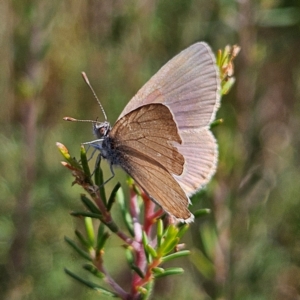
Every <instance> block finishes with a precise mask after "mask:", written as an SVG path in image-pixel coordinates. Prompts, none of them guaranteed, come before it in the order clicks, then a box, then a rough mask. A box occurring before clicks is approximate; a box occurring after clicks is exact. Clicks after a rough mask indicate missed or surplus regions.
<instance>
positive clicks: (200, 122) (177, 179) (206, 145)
mask: <svg viewBox="0 0 300 300" xmlns="http://www.w3.org/2000/svg"><path fill="white" fill-rule="evenodd" d="M86 81H87V79H86ZM87 83H88V81H87ZM88 84H89V83H88ZM99 104H100V103H99ZM219 104H220V80H219V72H218V68H217V66H216V62H215V57H214V54H213V53H212V51H211V49H210V48H209V46H208V45H207V44H206V43H203V42H201V43H196V44H194V45H192V46H190V47H188V48H187V49H185V50H183V51H182V52H180V53H179V54H178V55H177V56H175V57H174V58H173V59H171V60H170V61H169V62H168V63H167V64H166V65H164V66H163V67H162V68H161V69H160V70H159V71H158V72H157V73H156V74H155V75H154V76H153V77H152V78H151V79H150V80H149V81H148V82H147V83H146V84H145V85H144V86H143V87H142V88H141V89H140V90H139V91H138V93H137V94H136V95H135V96H134V97H133V98H132V99H131V101H130V102H129V103H128V104H127V106H126V107H125V108H124V110H123V112H122V113H121V115H120V116H119V118H118V120H117V121H116V123H115V125H114V126H113V127H111V126H110V124H109V123H108V122H107V121H105V122H98V121H93V122H94V127H93V128H94V133H95V135H96V137H97V139H96V140H94V141H91V142H88V143H85V144H88V145H91V146H93V147H95V148H96V149H98V150H99V151H100V153H101V156H102V157H103V158H105V159H107V160H108V161H109V163H110V166H111V170H112V174H113V175H114V173H113V169H112V166H114V165H118V166H121V167H122V168H123V170H124V171H125V172H127V173H128V174H129V175H130V176H131V177H132V178H133V179H134V180H135V182H136V183H138V185H139V186H140V187H141V188H142V189H143V190H144V191H145V193H146V194H147V195H148V196H149V197H150V199H152V200H153V201H154V202H156V203H157V204H158V205H160V206H161V207H162V208H163V209H164V210H165V211H166V212H167V213H168V214H170V215H171V216H174V217H175V218H176V219H178V220H180V221H183V222H191V221H193V219H194V216H193V215H192V214H191V212H190V211H189V210H188V205H189V203H190V200H189V196H191V195H192V194H194V193H195V192H197V191H198V190H199V189H201V187H203V186H204V185H205V184H207V183H208V181H209V180H210V178H211V177H212V175H213V174H214V172H215V169H216V164H217V158H218V151H217V143H216V140H215V138H214V136H213V134H212V133H211V131H210V124H211V122H212V121H213V120H214V118H215V114H216V111H217V109H218V107H219ZM100 106H101V104H100ZM101 108H102V106H101ZM102 111H103V109H102ZM103 112H104V111H103ZM104 116H105V119H106V115H105V113H104ZM65 119H66V120H71V118H65ZM73 120H74V119H73Z"/></svg>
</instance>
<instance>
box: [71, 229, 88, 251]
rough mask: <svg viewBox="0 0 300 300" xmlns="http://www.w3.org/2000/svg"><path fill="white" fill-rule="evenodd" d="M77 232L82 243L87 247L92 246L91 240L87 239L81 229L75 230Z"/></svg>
mask: <svg viewBox="0 0 300 300" xmlns="http://www.w3.org/2000/svg"><path fill="white" fill-rule="evenodd" d="M75 234H76V236H77V238H78V239H79V241H80V243H81V245H82V246H83V247H85V248H88V249H89V248H90V244H89V242H88V241H87V240H86V239H85V237H84V236H83V234H82V233H81V232H80V231H79V230H77V229H76V230H75Z"/></svg>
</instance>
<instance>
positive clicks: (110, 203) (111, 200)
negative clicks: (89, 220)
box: [107, 182, 121, 211]
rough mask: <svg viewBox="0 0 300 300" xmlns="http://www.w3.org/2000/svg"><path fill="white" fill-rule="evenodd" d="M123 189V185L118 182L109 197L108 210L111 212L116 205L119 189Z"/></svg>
mask: <svg viewBox="0 0 300 300" xmlns="http://www.w3.org/2000/svg"><path fill="white" fill-rule="evenodd" d="M120 187H121V183H120V182H118V183H117V184H116V185H115V187H114V188H113V190H112V192H111V194H110V196H109V199H108V202H107V210H108V211H110V210H111V208H112V205H113V204H114V202H115V199H116V195H117V192H118V190H119V188H120Z"/></svg>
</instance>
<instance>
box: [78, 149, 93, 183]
mask: <svg viewBox="0 0 300 300" xmlns="http://www.w3.org/2000/svg"><path fill="white" fill-rule="evenodd" d="M80 159H81V165H82V168H83V171H84V173H85V175H86V176H87V177H88V178H91V171H90V167H89V164H88V161H87V158H86V151H85V148H84V146H83V145H81V147H80Z"/></svg>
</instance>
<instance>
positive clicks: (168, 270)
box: [154, 268, 184, 278]
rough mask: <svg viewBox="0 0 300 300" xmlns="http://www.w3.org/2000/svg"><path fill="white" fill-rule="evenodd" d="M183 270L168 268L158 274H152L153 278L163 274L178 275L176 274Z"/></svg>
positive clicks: (163, 275) (181, 272)
mask: <svg viewBox="0 0 300 300" xmlns="http://www.w3.org/2000/svg"><path fill="white" fill-rule="evenodd" d="M183 273H184V270H183V269H182V268H169V269H165V271H164V272H163V273H160V274H154V278H162V277H165V276H169V275H178V274H183Z"/></svg>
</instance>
